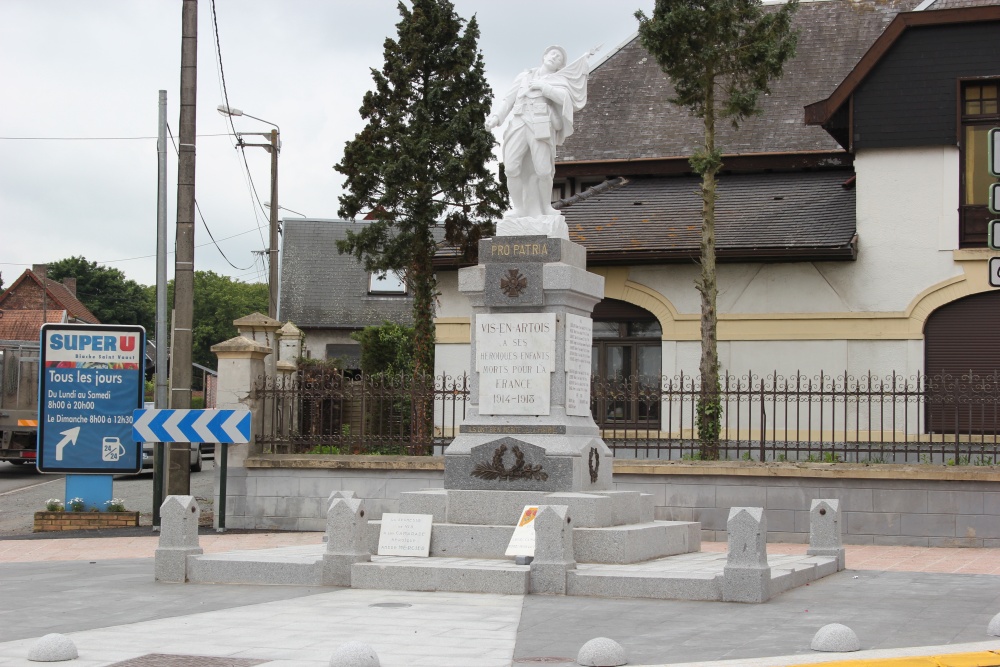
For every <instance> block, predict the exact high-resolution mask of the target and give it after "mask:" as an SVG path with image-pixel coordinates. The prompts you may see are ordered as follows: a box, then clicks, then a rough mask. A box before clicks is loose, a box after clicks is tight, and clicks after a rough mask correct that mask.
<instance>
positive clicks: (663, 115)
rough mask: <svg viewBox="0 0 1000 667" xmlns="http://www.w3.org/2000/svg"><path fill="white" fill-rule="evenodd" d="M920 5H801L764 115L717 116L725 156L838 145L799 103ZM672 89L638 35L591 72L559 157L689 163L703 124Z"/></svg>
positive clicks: (825, 90)
mask: <svg viewBox="0 0 1000 667" xmlns="http://www.w3.org/2000/svg"><path fill="white" fill-rule="evenodd" d="M948 1H949V2H956V1H958V0H948ZM916 5H917V0H901V2H898V3H895V4H894V6H893V7H891V8H890V7H888V6H879V7H875V8H868V9H862V10H859V9H855V8H853V7H852V6H851V3H850V2H847V1H845V0H830V1H827V2H804V3H802V4H800V5H799V10H798V12H797V13H796V15H795V19H794V23H795V25H796V27H797V28H798V29H799V30H800V33H799V42H798V49H797V55H796V57H795V58H794V59H792V60H791V61H790V62H789V63H788V64H786V66H785V74H784V76H783V77H782V78H781V79H779V80H778V81H776V82H774V83H773V84H772V90H771V93H770V95H768V96H766V97H763V98H762V99H761V106H762V109H763V114H762V115H760V116H755V117H753V118H750V119H747V120H746V121H744V122H743V123H742V125H741V126H740V129H739V130H734V129H733V127H732V125H731V124H730V123H728V122H719V123H718V125H717V126H716V130H717V137H716V143H717V145H718V146H719V147H720V148H721V149H722V151H723V153H724V154H729V155H731V154H738V155H744V154H748V153H751V154H771V153H801V152H816V151H841V150H842V149H841V147H840V146H839V145H838V144H837V142H836V141H834V140H833V138H832V137H830V135H829V134H827V132H826V131H824V130H823V129H822V128H820V127H814V126H808V125H806V124H805V122H804V113H803V107H804V106H805V105H807V104H810V103H812V102H815V101H817V100H822V99H824V98H826V97H827V96H828V95H829V94H830V93H831V92H832V91H833V90H834V89H835V88H836V87H837V86H838V85H839V84H840V82H841V81H842V80H843V79H844V77H845V76H847V74H848V73H849V72H850V71H851V69H852V68H853V67H854V65H855V64H856V63H857V62H858V61H859V60H860V59H861V57H862V56H863V55H864V54H865V52H866V51H867V50H868V48H869V46H871V44H872V43H873V42H874V41H875V39H876V38H877V37H878V36H879V34H881V32H882V31H883V30H884V29H885V27H886V26H887V25H888V24H889V22H890V21H891V20H892V18H893V17H894V16H895V15H896V13H897V12H898V11H903V10H908V9H912V8H913V7H915V6H916ZM672 95H673V86H672V85H671V84H670V82H669V80H668V79H667V76H666V75H665V74H664V73H663V72H662V70H661V69H660V67H659V65H658V64H657V63H656V60H655V59H654V58H653V57H652V56H650V55H649V53H648V52H647V51H646V50H645V49H644V48H643V47H642V46H641V45H640V44H639V40H638V37H636V38H635V39H633V40H632V41H631V42H629V43H628V44H627V45H626V46H624V47H623V48H621V49H620V50H619V51H618V52H616V53H614V54H613V55H611V56H610V57H609V58H608V59H607V60H606V61H605V62H604V63H602V64H600V65H599V66H598V67H597V68H596V69H595V70H594V71H593V72H591V74H590V80H589V83H588V102H587V106H586V107H584V108H583V109H582V110H581V111H579V112H578V113H577V115H576V118H575V122H574V126H575V132H574V134H573V135H572V136H570V137H569V138H568V139H567V140H566V143H565V144H564V145H563V146H562V147H561V148H560V149H559V153H558V156H557V158H556V160H557V162H559V163H571V162H581V161H583V162H587V161H605V160H641V159H653V158H685V159H686V158H687V157H688V156H690V155H691V154H692V153H693V152H694V151H695V150H696V149H697V148H698V147H700V145H701V144H702V141H703V139H702V132H703V131H702V120H701V119H700V118H696V117H694V116H691V115H690V114H688V113H687V112H686V111H684V110H682V109H681V108H679V107H676V106H674V105H672V104H670V103H669V102H668V101H667V100H668V99H669V98H670V97H671V96H672ZM623 173H624V172H623Z"/></svg>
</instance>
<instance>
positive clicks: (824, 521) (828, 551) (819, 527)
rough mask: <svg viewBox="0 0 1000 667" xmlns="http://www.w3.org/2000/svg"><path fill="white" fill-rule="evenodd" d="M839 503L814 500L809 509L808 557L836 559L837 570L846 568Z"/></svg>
mask: <svg viewBox="0 0 1000 667" xmlns="http://www.w3.org/2000/svg"><path fill="white" fill-rule="evenodd" d="M840 530H841V529H840V501H839V500H826V499H819V498H817V499H815V500H813V501H812V505H811V506H810V508H809V549H807V550H806V553H807V554H809V555H810V556H829V557H831V558H836V559H837V570H838V571H840V570H843V569H844V568H845V567H846V566H847V552H846V551H845V549H844V543H843V541H842V539H841V532H840Z"/></svg>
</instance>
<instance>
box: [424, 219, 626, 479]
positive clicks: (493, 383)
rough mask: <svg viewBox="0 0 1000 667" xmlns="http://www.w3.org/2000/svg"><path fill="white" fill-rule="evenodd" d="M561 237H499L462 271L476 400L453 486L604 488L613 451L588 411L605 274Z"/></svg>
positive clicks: (456, 458) (458, 442)
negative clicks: (595, 322)
mask: <svg viewBox="0 0 1000 667" xmlns="http://www.w3.org/2000/svg"><path fill="white" fill-rule="evenodd" d="M586 264H587V263H586V250H585V249H584V248H583V246H580V245H577V244H576V243H573V242H571V241H568V240H566V239H562V238H549V237H546V236H498V237H497V238H494V239H485V240H483V241H481V242H480V245H479V264H478V265H477V266H473V267H469V268H466V269H462V270H461V271H460V272H459V278H458V282H459V285H458V288H459V291H461V292H462V293H463V294H465V295H466V296H467V297H468V298H469V301H470V303H471V305H472V310H473V317H472V364H471V369H472V371H473V373H472V384H471V393H470V406H469V409H468V412H467V413H466V419H465V421H464V422H463V424H462V425H461V427H460V429H459V435H458V436H457V437H456V438H455V440H454V441H453V442H452V443H451V444H450V445H449V446H448V449H447V451H446V453H445V481H444V485H445V488H446V489H477V490H497V491H543V492H550V493H551V492H559V491H574V492H588V491H603V490H608V489H610V488H611V451H610V450H609V449H608V447H607V446H606V445H605V444H604V441H603V440H602V439H601V437H600V432H599V430H598V428H597V424H595V423H594V419H593V417H592V416H591V414H590V348H591V340H592V335H591V332H592V324H591V320H590V313H591V312H592V311H593V308H594V305H595V304H596V303H597V302H598V301H600V300H601V298H603V296H604V279H603V278H602V277H600V276H597V275H594V274H592V273H588V272H587V265H586Z"/></svg>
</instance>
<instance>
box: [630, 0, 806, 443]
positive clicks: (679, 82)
mask: <svg viewBox="0 0 1000 667" xmlns="http://www.w3.org/2000/svg"><path fill="white" fill-rule="evenodd" d="M796 9H798V4H797V0H789V2H788V3H787V4H785V5H783V6H781V7H779V8H773V9H771V10H769V11H764V9H763V7H762V6H761V2H760V0H656V5H655V6H654V8H653V15H652V17H647V16H646V15H645V14H644V13H643V12H642V11H637V12H636V13H635V17H636V18H637V19H638V20H639V39H640V41H641V43H642V45H643V46H644V47H645V48H646V50H647V51H649V52H650V54H652V55H653V57H654V58H656V62H657V63H659V65H660V68H661V69H662V70H663V71H664V72H665V73H666V75H667V76H668V77H670V80H671V82H672V83H673V85H674V91H675V96H674V97H673V98H672V99H671V100H670V101H671V102H673V103H674V104H677V105H679V106H682V107H685V108H686V109H688V110H689V111H690V112H691V113H692V114H694V115H695V116H697V117H699V118H701V119H702V120H703V121H704V145H703V146H702V147H701V148H700V149H699V150H698V151H697V152H696V153H695V154H694V155H693V156H692V157H691V168H692V169H693V170H694V171H695V172H696V173H697V174H698V175H700V176H701V179H702V181H701V197H702V228H701V232H702V233H701V277H700V278H699V279H698V280H697V281H696V283H695V284H696V287H697V288H698V291H699V292H700V293H701V364H700V368H699V371H700V374H701V389H700V394H699V398H698V437H699V441H700V445H701V449H700V453H701V457H702V458H706V459H717V458H719V435H720V432H721V417H722V403H721V399H720V389H721V387H720V383H719V352H718V336H717V332H716V327H717V312H716V295H717V293H718V284H717V281H716V271H715V201H716V175H717V174H718V172H719V170H720V169H721V168H722V151H721V150H720V149H719V148H717V147H716V144H715V122H716V119H717V118H721V119H729V120H730V121H731V122H732V124H733V126H734V127H739V124H740V122H742V121H743V120H744V119H745V118H747V117H748V116H751V115H755V114H759V113H760V106H759V104H758V100H759V99H760V96H761V95H762V94H766V93H768V92H769V91H770V88H769V86H770V82H771V81H773V80H775V79H777V78H780V77H781V74H782V70H783V69H784V65H785V62H787V61H788V60H789V59H790V58H791V57H792V56H794V55H795V45H796V42H797V33H796V32H795V31H794V30H793V29H792V25H791V22H792V15H793V14H794V13H795V11H796ZM667 113H669V112H667Z"/></svg>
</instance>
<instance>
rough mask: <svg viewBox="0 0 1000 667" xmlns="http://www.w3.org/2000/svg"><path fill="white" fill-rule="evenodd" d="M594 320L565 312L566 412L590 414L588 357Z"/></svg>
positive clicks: (579, 415) (589, 356) (592, 337)
mask: <svg viewBox="0 0 1000 667" xmlns="http://www.w3.org/2000/svg"><path fill="white" fill-rule="evenodd" d="M593 345H594V321H593V320H592V319H590V318H589V317H581V316H579V315H573V314H572V313H567V314H566V414H568V415H574V416H577V417H587V416H589V415H590V370H591V369H590V364H591V361H590V358H591V354H592V352H591V349H592V348H593Z"/></svg>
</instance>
